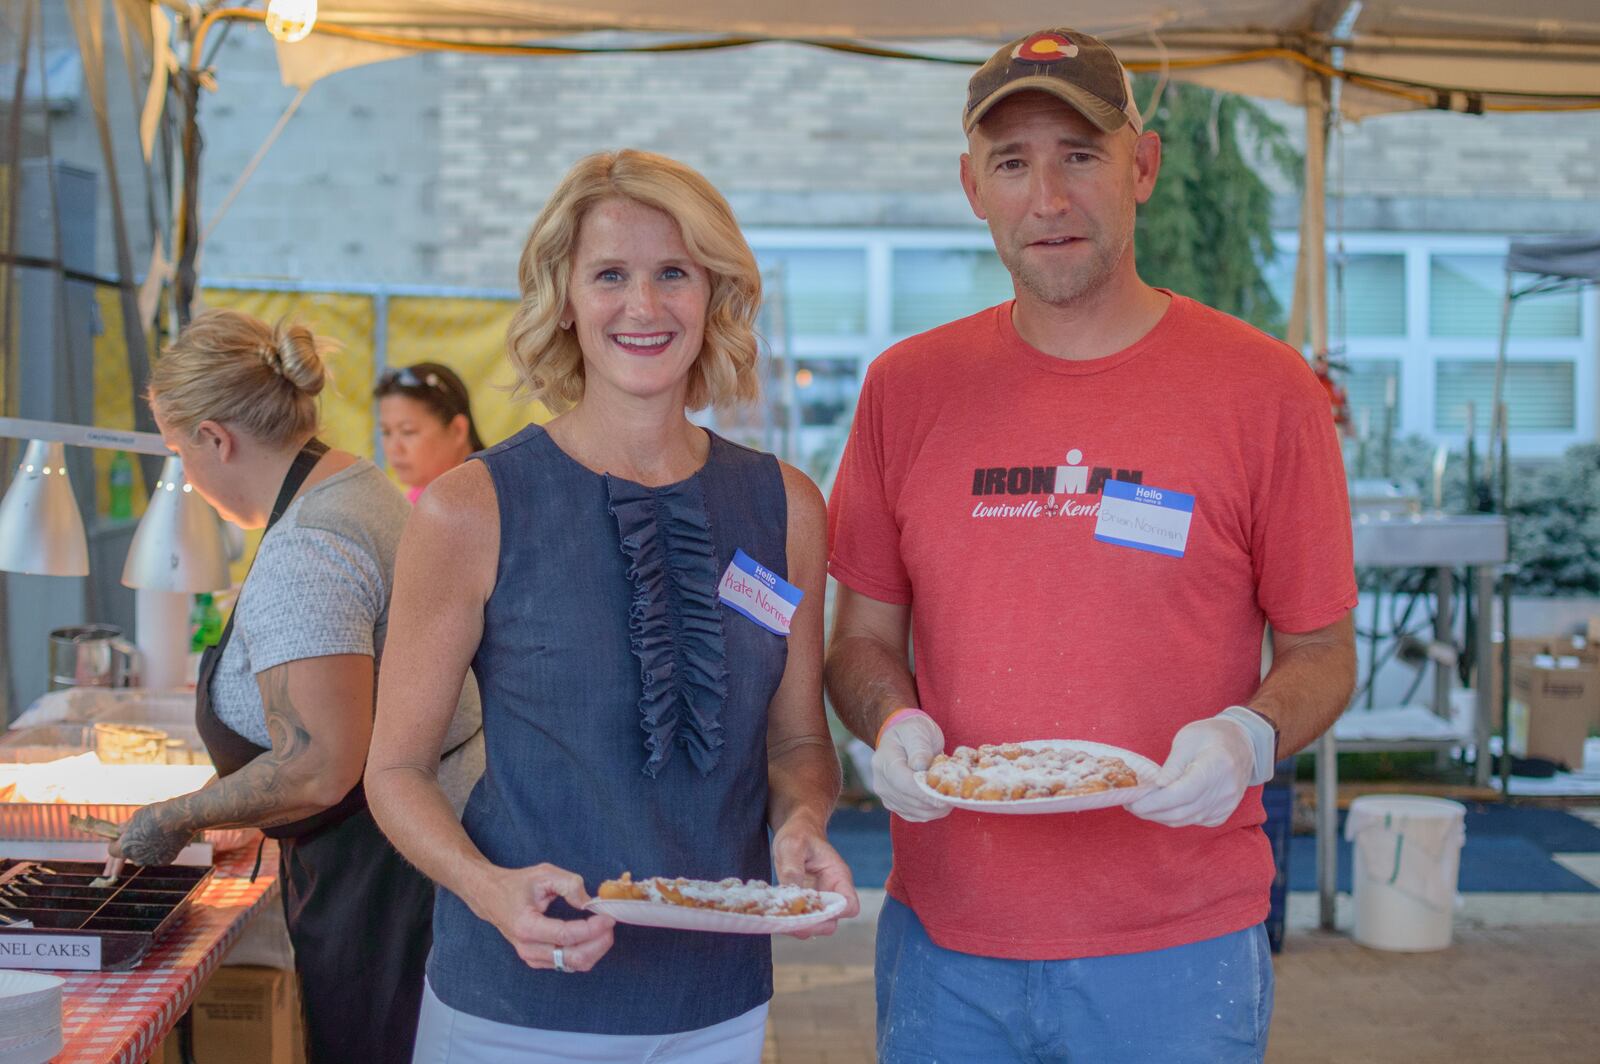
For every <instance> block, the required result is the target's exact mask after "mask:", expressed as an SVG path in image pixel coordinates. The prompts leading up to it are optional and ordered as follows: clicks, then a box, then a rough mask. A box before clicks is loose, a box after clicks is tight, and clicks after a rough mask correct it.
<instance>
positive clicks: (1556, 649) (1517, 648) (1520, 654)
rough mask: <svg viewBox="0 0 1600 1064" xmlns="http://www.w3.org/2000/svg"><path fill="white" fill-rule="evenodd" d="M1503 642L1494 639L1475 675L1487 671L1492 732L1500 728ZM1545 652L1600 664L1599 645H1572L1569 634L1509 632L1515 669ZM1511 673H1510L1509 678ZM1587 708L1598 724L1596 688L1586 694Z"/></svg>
mask: <svg viewBox="0 0 1600 1064" xmlns="http://www.w3.org/2000/svg"><path fill="white" fill-rule="evenodd" d="M1503 646H1504V644H1503V642H1502V641H1501V640H1499V639H1496V640H1495V641H1494V657H1493V658H1491V659H1490V661H1489V668H1488V669H1487V670H1482V669H1480V670H1479V672H1478V675H1479V676H1482V675H1483V674H1484V672H1485V671H1487V672H1488V675H1489V704H1490V705H1491V706H1492V707H1493V711H1492V712H1493V720H1492V727H1493V729H1494V731H1495V733H1496V734H1499V731H1500V655H1501V651H1502V647H1503ZM1545 654H1548V655H1550V656H1551V657H1552V658H1557V659H1561V658H1577V659H1578V663H1579V664H1580V665H1581V666H1584V667H1587V668H1600V645H1597V644H1595V643H1592V642H1590V643H1586V644H1585V645H1583V646H1574V645H1573V641H1572V637H1571V636H1565V635H1548V636H1532V637H1523V636H1513V637H1512V638H1511V663H1512V667H1513V669H1515V667H1516V665H1517V663H1519V662H1523V663H1531V662H1532V661H1533V659H1534V658H1536V657H1539V656H1540V655H1545ZM1514 680H1515V676H1513V681H1514ZM1511 697H1512V698H1513V699H1515V698H1516V691H1515V690H1513V691H1512V692H1511ZM1589 701H1590V706H1591V709H1592V710H1593V711H1594V721H1593V723H1594V725H1595V726H1596V727H1600V688H1596V689H1594V690H1593V691H1592V692H1591V693H1590V696H1589Z"/></svg>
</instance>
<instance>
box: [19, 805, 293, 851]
mask: <svg viewBox="0 0 1600 1064" xmlns="http://www.w3.org/2000/svg"><path fill="white" fill-rule="evenodd" d="M141 808H143V807H142V806H137V805H103V804H96V803H88V802H48V803H47V802H0V845H4V841H3V840H5V839H25V840H36V841H41V842H85V841H90V842H105V841H106V840H105V839H103V838H101V837H100V836H99V835H95V834H92V833H90V832H87V831H80V830H78V829H77V828H75V827H73V826H72V824H71V822H70V821H71V818H72V817H74V816H80V817H98V818H99V819H101V820H109V821H111V822H112V823H113V824H122V823H125V822H127V821H128V820H129V819H130V818H132V816H133V814H135V813H137V812H138V811H139V810H140V809H141ZM260 837H261V833H260V832H259V831H257V830H256V829H255V828H219V829H217V830H215V831H206V832H202V833H201V835H200V838H201V841H203V842H209V843H211V847H212V849H213V850H215V851H216V852H217V853H226V852H227V851H229V850H237V849H241V848H242V847H244V846H248V845H250V844H252V843H253V842H255V841H256V840H257V839H259V838H260Z"/></svg>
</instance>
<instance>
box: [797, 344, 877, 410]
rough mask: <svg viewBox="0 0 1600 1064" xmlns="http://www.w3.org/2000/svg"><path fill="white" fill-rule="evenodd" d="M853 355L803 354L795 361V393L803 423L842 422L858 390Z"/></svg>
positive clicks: (852, 405) (851, 406)
mask: <svg viewBox="0 0 1600 1064" xmlns="http://www.w3.org/2000/svg"><path fill="white" fill-rule="evenodd" d="M860 378H861V370H860V366H859V364H858V362H857V360H856V359H853V358H851V359H843V358H802V359H800V360H799V361H798V362H797V363H796V364H795V371H794V396H795V403H796V405H797V406H799V408H800V424H802V425H842V424H845V423H846V422H845V419H846V418H848V417H849V415H850V411H851V410H852V409H853V408H854V407H855V403H856V393H857V392H859V391H860V390H861V380H860Z"/></svg>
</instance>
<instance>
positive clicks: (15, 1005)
mask: <svg viewBox="0 0 1600 1064" xmlns="http://www.w3.org/2000/svg"><path fill="white" fill-rule="evenodd" d="M62 985H63V983H62V980H61V979H59V978H57V977H56V976H53V975H40V974H38V973H37V972H0V1064H44V1062H45V1061H47V1060H49V1059H50V1058H51V1057H53V1056H55V1055H56V1054H57V1053H59V1052H61V987H62Z"/></svg>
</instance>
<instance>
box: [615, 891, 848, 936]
mask: <svg viewBox="0 0 1600 1064" xmlns="http://www.w3.org/2000/svg"><path fill="white" fill-rule="evenodd" d="M822 899H823V901H824V903H825V904H824V905H823V907H822V910H821V911H820V912H814V913H806V914H805V915H803V916H754V915H751V914H749V913H725V912H720V911H718V910H716V909H691V908H689V907H688V906H687V905H672V904H670V903H668V902H659V901H632V900H622V899H609V898H596V899H594V900H593V901H591V902H590V903H589V904H588V905H585V906H584V908H585V909H587V910H589V911H590V912H596V913H601V914H603V915H605V916H609V917H611V918H612V919H613V920H615V921H616V922H617V923H619V924H638V925H639V926H641V927H670V928H673V929H675V930H678V931H724V932H728V933H730V934H735V935H781V934H784V933H786V932H789V931H804V930H805V929H806V928H808V927H815V926H816V925H818V924H821V923H826V922H827V921H829V920H832V919H833V918H834V917H836V916H838V915H839V914H840V913H842V912H844V907H845V905H847V904H848V902H846V901H845V897H844V895H843V894H836V893H834V892H833V891H831V890H825V891H822Z"/></svg>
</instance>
